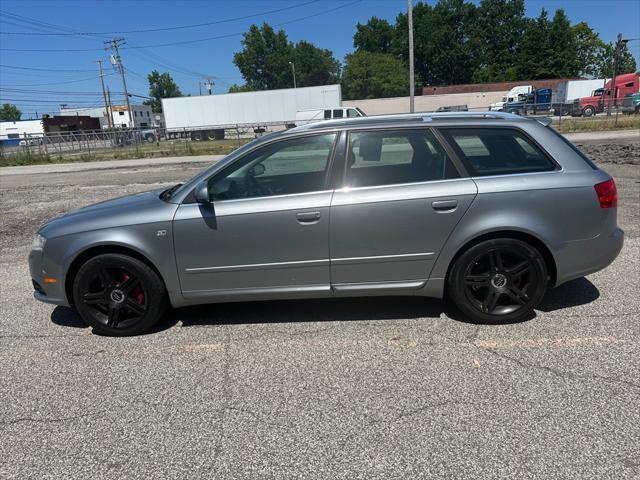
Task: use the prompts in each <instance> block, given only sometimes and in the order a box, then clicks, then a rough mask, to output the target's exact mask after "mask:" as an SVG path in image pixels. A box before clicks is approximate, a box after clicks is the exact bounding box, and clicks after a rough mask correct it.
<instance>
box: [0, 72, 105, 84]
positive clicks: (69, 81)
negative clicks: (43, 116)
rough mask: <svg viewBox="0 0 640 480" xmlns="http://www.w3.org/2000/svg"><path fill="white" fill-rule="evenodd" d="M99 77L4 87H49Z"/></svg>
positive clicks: (92, 78)
mask: <svg viewBox="0 0 640 480" xmlns="http://www.w3.org/2000/svg"><path fill="white" fill-rule="evenodd" d="M115 74H116V72H112V73H105V74H104V75H105V76H108V75H115ZM98 78H99V77H95V76H94V77H87V78H79V79H77V80H68V81H64V82H47V83H26V84H23V85H5V86H6V87H46V86H49V85H68V84H70V83H82V82H88V81H89V80H96V79H98Z"/></svg>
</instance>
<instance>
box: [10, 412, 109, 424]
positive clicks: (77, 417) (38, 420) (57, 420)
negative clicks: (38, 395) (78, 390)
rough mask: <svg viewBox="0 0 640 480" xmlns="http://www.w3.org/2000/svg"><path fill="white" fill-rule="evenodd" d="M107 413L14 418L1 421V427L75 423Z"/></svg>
mask: <svg viewBox="0 0 640 480" xmlns="http://www.w3.org/2000/svg"><path fill="white" fill-rule="evenodd" d="M105 411H106V410H100V411H98V412H90V413H83V414H81V415H73V416H71V417H62V418H34V417H19V418H14V419H12V420H0V425H15V424H17V423H22V422H33V423H41V424H49V423H64V422H74V421H77V420H80V419H81V418H87V417H95V416H97V415H100V414H102V413H104V412H105Z"/></svg>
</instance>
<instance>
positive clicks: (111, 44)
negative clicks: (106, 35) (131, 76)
mask: <svg viewBox="0 0 640 480" xmlns="http://www.w3.org/2000/svg"><path fill="white" fill-rule="evenodd" d="M104 43H105V45H107V47H106V48H105V50H110V49H111V50H113V51H114V52H115V55H112V56H111V58H112V60H111V63H112V64H114V65H116V66H117V67H118V70H119V71H120V76H121V77H122V88H123V89H124V100H125V102H126V104H127V112H128V113H129V126H130V127H132V128H133V127H135V124H134V122H133V115H132V114H131V105H130V104H129V92H128V91H127V80H126V78H125V76H124V65H122V59H121V58H120V50H119V49H120V45H123V44H124V43H125V41H124V38H114V39H113V40H107V41H106V42H104Z"/></svg>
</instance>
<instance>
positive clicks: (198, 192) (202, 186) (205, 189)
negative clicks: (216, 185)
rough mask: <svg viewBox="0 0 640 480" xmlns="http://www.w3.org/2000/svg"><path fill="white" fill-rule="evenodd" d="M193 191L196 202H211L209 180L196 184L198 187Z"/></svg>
mask: <svg viewBox="0 0 640 480" xmlns="http://www.w3.org/2000/svg"><path fill="white" fill-rule="evenodd" d="M193 193H194V196H195V197H196V202H198V203H211V200H210V199H209V183H208V181H207V180H203V181H202V182H200V183H199V184H198V185H196V189H195V190H194V192H193Z"/></svg>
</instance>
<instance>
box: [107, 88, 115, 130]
mask: <svg viewBox="0 0 640 480" xmlns="http://www.w3.org/2000/svg"><path fill="white" fill-rule="evenodd" d="M107 105H108V106H109V125H113V126H114V127H115V120H114V119H113V107H112V106H111V92H110V91H109V87H107Z"/></svg>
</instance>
